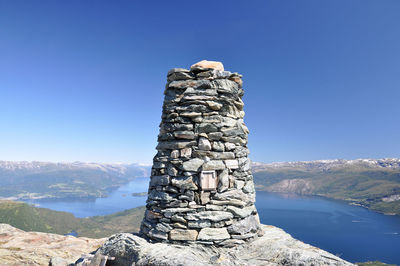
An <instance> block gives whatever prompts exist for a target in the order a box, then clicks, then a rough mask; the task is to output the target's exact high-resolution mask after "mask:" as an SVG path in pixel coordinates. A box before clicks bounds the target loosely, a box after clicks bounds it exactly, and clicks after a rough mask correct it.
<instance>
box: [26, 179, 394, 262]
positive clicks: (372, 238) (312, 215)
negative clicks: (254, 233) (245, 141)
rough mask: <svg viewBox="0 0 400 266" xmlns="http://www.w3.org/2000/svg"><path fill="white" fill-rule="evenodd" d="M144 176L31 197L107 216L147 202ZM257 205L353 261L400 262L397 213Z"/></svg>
mask: <svg viewBox="0 0 400 266" xmlns="http://www.w3.org/2000/svg"><path fill="white" fill-rule="evenodd" d="M147 188H148V178H138V179H135V181H132V182H131V183H129V184H127V185H125V186H122V187H120V188H119V189H117V190H115V191H113V192H111V193H110V195H109V197H108V198H98V199H95V200H90V201H89V200H86V201H83V200H74V201H71V200H69V201H49V200H47V201H43V200H42V201H34V202H32V203H35V204H39V205H40V206H41V207H44V208H49V209H53V210H59V211H67V212H71V213H73V214H74V215H75V216H77V217H88V216H95V215H105V214H111V213H114V212H117V211H122V210H125V209H130V208H134V207H138V206H143V205H144V204H145V201H146V198H147V196H140V197H133V196H132V193H134V192H135V193H139V192H144V191H147ZM256 206H257V209H258V212H259V214H260V219H261V222H262V223H263V224H271V225H275V226H278V227H280V228H282V229H284V230H285V231H286V232H287V233H289V234H291V235H292V236H293V237H294V238H297V239H299V240H301V241H303V242H305V243H308V244H311V245H314V246H317V247H319V248H322V249H324V250H327V251H329V252H331V253H333V254H335V255H338V256H340V257H341V258H343V259H346V260H348V261H351V262H360V261H373V260H379V261H383V262H386V263H395V264H399V265H400V217H398V216H386V215H383V214H379V213H376V212H372V211H369V210H367V209H364V208H362V207H357V206H350V205H348V204H346V203H345V202H342V201H335V200H329V199H325V198H321V197H308V196H297V195H286V194H278V193H267V192H260V191H258V192H257V202H256Z"/></svg>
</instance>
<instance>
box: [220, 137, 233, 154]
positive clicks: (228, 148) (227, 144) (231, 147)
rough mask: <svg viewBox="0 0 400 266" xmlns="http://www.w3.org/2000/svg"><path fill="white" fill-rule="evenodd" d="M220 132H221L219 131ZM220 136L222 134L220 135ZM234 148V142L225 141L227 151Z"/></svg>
mask: <svg viewBox="0 0 400 266" xmlns="http://www.w3.org/2000/svg"><path fill="white" fill-rule="evenodd" d="M221 134H222V133H221ZM221 137H222V136H221ZM235 148H236V145H235V144H234V143H229V142H226V143H225V149H226V150H227V151H231V150H233V149H235Z"/></svg>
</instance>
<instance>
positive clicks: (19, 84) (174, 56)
mask: <svg viewBox="0 0 400 266" xmlns="http://www.w3.org/2000/svg"><path fill="white" fill-rule="evenodd" d="M202 59H208V60H217V61H222V62H223V63H224V65H225V69H227V70H230V71H237V72H239V73H241V74H243V75H244V89H245V96H244V102H245V111H246V116H245V122H246V124H247V126H248V127H249V129H250V136H249V147H250V150H251V155H250V156H251V158H252V160H253V161H263V162H273V161H298V160H316V159H334V158H343V159H354V158H383V157H400V140H399V136H400V121H399V120H400V1H398V0H385V1H380V0H375V1H369V0H359V1H355V0H335V1H321V0H313V1H311V0H303V1H280V0H279V1H278V0H277V1H265V0H262V1H200V2H199V1H197V2H196V1H194V2H193V1H89V0H88V1H82V0H69V1H54V0H49V1H41V0H36V1H31V0H27V1H20V0H16V1H12V0H0V160H39V161H78V160H80V161H98V162H142V163H143V162H144V163H149V162H151V160H152V157H153V156H154V155H155V153H156V150H155V146H156V140H157V135H158V125H159V123H160V121H161V106H162V101H163V90H164V86H165V83H166V73H167V71H168V70H169V69H170V68H173V67H185V68H188V67H190V65H191V64H193V63H195V62H197V61H200V60H202Z"/></svg>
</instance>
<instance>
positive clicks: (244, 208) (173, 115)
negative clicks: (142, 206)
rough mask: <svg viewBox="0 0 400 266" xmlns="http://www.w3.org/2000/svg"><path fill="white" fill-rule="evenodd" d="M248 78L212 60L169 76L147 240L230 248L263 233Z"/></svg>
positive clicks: (143, 229) (150, 194)
mask: <svg viewBox="0 0 400 266" xmlns="http://www.w3.org/2000/svg"><path fill="white" fill-rule="evenodd" d="M241 78H242V76H241V75H240V74H238V73H232V72H229V71H225V70H224V66H223V64H222V63H221V62H215V61H206V60H203V61H200V62H198V63H196V64H194V65H192V66H191V67H190V70H187V69H183V68H174V69H171V70H170V71H168V74H167V85H166V89H165V91H164V94H165V97H164V103H163V109H162V120H161V124H160V133H159V135H158V145H157V151H158V152H157V154H156V155H155V156H154V159H153V167H152V171H151V177H150V179H151V180H150V185H149V190H148V199H147V202H146V203H147V204H146V213H145V217H144V219H143V222H142V225H141V235H142V236H144V237H146V238H148V239H150V240H151V241H153V242H169V243H181V244H182V243H185V242H197V243H198V244H204V245H216V246H226V247H228V246H235V245H240V244H244V243H245V242H246V241H251V240H253V239H255V238H256V237H257V236H258V235H259V234H260V232H261V230H260V222H259V218H258V213H257V210H256V207H255V205H254V202H255V190H254V183H253V175H252V173H251V169H250V165H251V163H250V159H249V158H248V154H249V150H248V148H247V135H248V134H249V130H248V128H247V127H246V125H245V124H244V121H243V118H244V111H243V105H244V103H243V101H242V96H243V94H244V90H243V88H242V79H241Z"/></svg>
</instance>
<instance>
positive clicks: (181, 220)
mask: <svg viewBox="0 0 400 266" xmlns="http://www.w3.org/2000/svg"><path fill="white" fill-rule="evenodd" d="M171 220H172V221H175V222H179V223H183V224H186V223H187V221H186V220H185V218H183V217H182V216H180V215H177V214H175V215H172V216H171Z"/></svg>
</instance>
